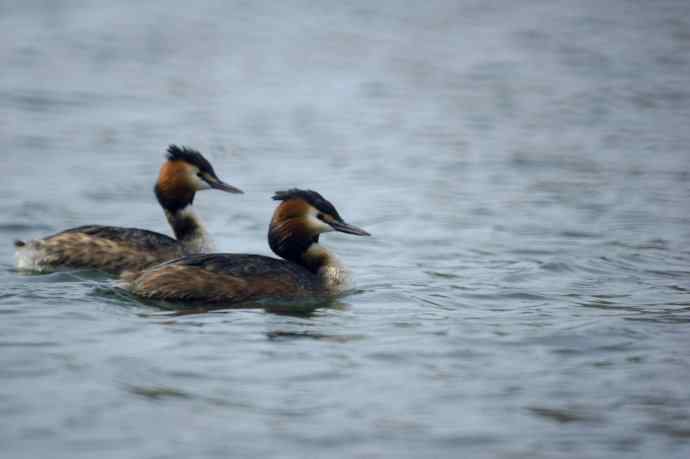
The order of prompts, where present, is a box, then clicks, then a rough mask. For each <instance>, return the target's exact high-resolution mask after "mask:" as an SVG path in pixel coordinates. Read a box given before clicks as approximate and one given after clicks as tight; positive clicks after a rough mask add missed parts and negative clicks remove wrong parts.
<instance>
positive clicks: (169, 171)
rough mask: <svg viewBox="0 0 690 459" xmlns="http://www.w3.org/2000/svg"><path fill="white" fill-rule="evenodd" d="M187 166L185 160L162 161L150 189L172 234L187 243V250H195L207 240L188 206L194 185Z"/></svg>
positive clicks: (203, 245) (199, 223)
mask: <svg viewBox="0 0 690 459" xmlns="http://www.w3.org/2000/svg"><path fill="white" fill-rule="evenodd" d="M191 169H192V166H190V165H189V164H188V163H186V162H185V161H179V160H173V161H166V162H165V164H163V166H162V167H161V171H160V175H159V176H158V183H156V187H155V188H154V191H155V193H156V197H157V198H158V202H159V203H160V205H161V207H163V209H164V210H165V216H166V217H167V219H168V223H170V226H171V227H172V229H173V231H174V232H175V238H176V239H177V240H178V241H180V242H182V243H186V244H188V245H190V247H189V250H190V251H191V252H197V251H199V250H201V249H202V248H203V247H205V246H207V245H208V244H209V242H208V241H207V240H206V231H205V230H204V228H203V225H202V224H201V222H200V221H199V220H198V218H197V217H196V214H195V213H194V212H192V210H191V207H190V206H191V205H192V203H193V202H194V195H195V191H194V185H193V184H192V183H191V181H190V179H189V176H190V174H192V173H193V171H192V170H191Z"/></svg>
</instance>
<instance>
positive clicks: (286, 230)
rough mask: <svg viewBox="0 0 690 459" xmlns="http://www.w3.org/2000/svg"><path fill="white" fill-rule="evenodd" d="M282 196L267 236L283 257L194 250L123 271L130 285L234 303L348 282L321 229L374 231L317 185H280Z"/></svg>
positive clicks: (330, 289) (146, 292)
mask: <svg viewBox="0 0 690 459" xmlns="http://www.w3.org/2000/svg"><path fill="white" fill-rule="evenodd" d="M273 199H274V200H277V201H281V203H280V204H279V205H278V207H277V208H276V210H275V212H274V214H273V218H272V219H271V223H270V225H269V229H268V242H269V245H270V247H271V249H272V250H273V252H274V253H275V254H276V255H279V256H280V257H282V258H283V259H278V258H272V257H266V256H262V255H248V254H206V255H191V256H187V257H183V258H180V259H177V260H172V261H169V262H167V263H163V264H161V265H158V266H155V267H153V268H150V269H147V270H145V271H142V272H129V273H124V274H123V276H122V280H123V283H122V284H121V285H122V286H123V287H124V288H125V289H127V290H129V291H130V292H132V293H134V294H135V295H138V296H140V297H143V298H148V299H154V300H167V301H186V302H203V303H206V304H233V303H239V302H247V301H259V300H262V299H274V298H275V299H290V298H299V297H307V296H316V295H325V296H328V295H333V294H337V293H339V292H342V291H343V290H344V289H345V288H347V285H348V282H347V281H348V276H347V271H346V270H345V268H344V267H343V265H342V264H341V263H340V262H339V261H338V259H337V258H336V257H335V256H334V255H333V254H332V253H331V252H330V251H328V250H327V249H326V248H325V247H323V246H322V245H321V244H319V235H320V234H322V233H326V232H329V231H339V232H342V233H348V234H353V235H356V236H369V233H367V232H366V231H364V230H363V229H360V228H357V227H356V226H353V225H350V224H348V223H345V221H343V219H342V218H341V217H340V215H339V214H338V211H337V210H336V209H335V207H334V206H333V204H331V203H330V202H328V201H327V200H326V199H324V198H323V196H321V195H320V194H319V193H317V192H316V191H311V190H300V189H296V188H295V189H291V190H287V191H278V192H276V193H275V195H274V196H273Z"/></svg>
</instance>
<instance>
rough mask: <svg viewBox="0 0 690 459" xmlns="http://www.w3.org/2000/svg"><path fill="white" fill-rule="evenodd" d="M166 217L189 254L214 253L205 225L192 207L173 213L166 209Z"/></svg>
mask: <svg viewBox="0 0 690 459" xmlns="http://www.w3.org/2000/svg"><path fill="white" fill-rule="evenodd" d="M165 217H166V218H167V219H168V223H170V226H171V227H172V229H173V232H174V233H175V238H176V239H177V240H178V241H179V242H180V243H181V244H182V245H183V247H184V249H185V251H186V252H188V253H208V252H212V251H213V248H214V247H213V243H212V242H211V240H210V238H209V236H208V233H207V232H206V228H205V227H204V224H203V223H202V222H201V219H200V218H199V216H198V215H197V214H196V212H195V211H194V208H193V207H192V205H191V204H190V205H188V206H187V207H184V208H182V209H178V210H174V211H171V210H169V209H165Z"/></svg>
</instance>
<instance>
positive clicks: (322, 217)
mask: <svg viewBox="0 0 690 459" xmlns="http://www.w3.org/2000/svg"><path fill="white" fill-rule="evenodd" d="M316 218H318V219H319V220H321V221H323V220H324V218H325V217H324V215H323V214H322V213H318V214H316Z"/></svg>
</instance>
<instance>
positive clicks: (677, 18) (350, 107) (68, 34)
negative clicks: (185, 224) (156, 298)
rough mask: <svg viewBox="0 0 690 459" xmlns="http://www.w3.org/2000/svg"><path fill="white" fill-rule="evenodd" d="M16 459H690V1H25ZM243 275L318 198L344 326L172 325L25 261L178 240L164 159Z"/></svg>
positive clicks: (3, 141)
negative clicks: (300, 199) (196, 155)
mask: <svg viewBox="0 0 690 459" xmlns="http://www.w3.org/2000/svg"><path fill="white" fill-rule="evenodd" d="M0 38H1V39H0V63H2V69H3V70H2V72H0V113H1V114H0V148H1V149H2V153H0V166H2V170H3V171H4V175H5V180H4V181H3V186H2V187H1V190H0V239H1V240H2V241H3V243H2V244H0V315H1V317H2V320H0V445H2V450H3V453H2V455H3V457H8V458H9V457H12V458H20V457H46V456H48V455H49V456H50V457H56V458H58V457H59V458H62V457H64V458H75V457H121V458H130V457H142V458H163V457H166V458H167V457H171V458H172V457H180V458H188V457H228V456H230V457H296V458H298V457H299V458H302V457H362V458H374V457H449V458H450V457H453V458H455V457H486V458H518V457H529V458H539V457H544V458H547V457H548V458H552V457H579V458H585V457H622V456H624V457H640V458H642V457H652V456H653V457H665V458H671V457H677V458H686V457H688V456H689V455H690V389H689V385H688V381H690V352H689V350H690V333H689V332H688V330H689V328H688V327H689V326H690V212H689V210H690V206H689V205H688V202H689V199H690V154H689V153H688V145H690V130H689V129H688V126H690V77H689V75H690V3H688V2H686V1H682V0H678V1H659V2H642V1H610V2H597V1H581V2H570V1H565V0H561V1H539V0H531V1H522V2H509V1H507V0H505V1H497V2H480V1H462V2H453V1H447V2H443V1H432V2H405V3H403V2H376V5H370V4H369V2H340V3H337V4H331V5H328V6H327V5H325V4H322V3H318V2H306V1H305V2H287V3H285V2H283V3H279V2H275V3H274V2H265V3H257V2H233V3H230V2H203V3H197V2H191V3H190V2H181V1H177V2H159V3H153V2H147V3H146V4H141V2H133V1H132V2H129V3H127V2H100V4H99V3H96V2H79V1H72V2H59V3H58V2H48V1H45V2H38V1H35V2H1V3H0ZM173 142H174V143H180V144H186V145H190V146H193V147H196V148H199V149H201V150H202V151H204V152H205V153H207V154H208V156H209V157H210V158H211V159H212V162H213V163H214V165H215V167H216V170H217V171H218V173H219V175H221V177H223V178H225V179H226V180H227V181H229V182H230V183H232V184H234V185H237V186H239V187H241V188H243V189H244V190H245V191H246V194H245V195H243V196H230V195H223V194H221V193H212V192H206V193H204V194H200V195H199V196H198V198H197V202H198V205H199V207H200V212H201V213H202V214H203V216H204V217H205V219H206V221H207V223H208V226H209V230H210V232H211V233H212V234H213V236H214V237H215V239H216V242H217V245H218V246H219V248H220V249H222V250H223V251H236V252H237V251H241V252H250V253H261V254H269V250H268V247H267V244H266V241H265V233H266V226H267V223H268V219H269V217H270V214H271V212H272V208H273V205H274V203H273V202H271V201H270V199H269V197H270V193H271V192H272V191H274V190H276V189H281V188H286V187H290V186H301V187H311V188H314V189H316V190H319V191H320V192H321V193H323V194H324V195H325V196H326V197H327V198H329V199H330V200H331V201H333V202H334V203H335V204H336V206H337V207H338V209H339V211H340V212H341V214H342V215H343V216H344V217H345V218H346V219H348V220H350V221H351V222H352V223H354V224H357V225H360V226H362V227H364V228H366V229H367V230H369V231H371V232H372V233H373V234H374V237H372V238H368V239H364V238H353V237H348V236H346V235H337V234H336V235H331V234H329V235H327V236H325V237H324V238H323V240H324V243H325V244H326V245H328V246H329V247H330V248H332V249H333V250H334V251H335V252H337V253H338V254H339V255H340V257H341V259H342V260H343V261H344V262H345V263H346V264H347V265H348V266H349V267H350V268H351V269H352V271H353V278H354V281H355V283H356V285H357V290H356V291H355V292H354V293H353V294H351V295H348V296H346V297H343V298H340V299H339V300H338V301H336V302H334V303H333V304H329V305H322V307H320V308H318V309H316V310H312V309H310V308H308V307H305V308H295V309H288V310H284V309H280V310H273V309H269V310H262V309H241V310H220V311H211V312H203V311H186V313H185V314H181V313H180V314H178V313H175V312H174V311H168V310H163V309H157V308H155V307H152V306H150V305H144V304H140V303H138V302H137V301H135V300H133V299H131V298H127V297H124V296H122V295H121V294H119V293H118V292H116V291H114V290H113V289H112V287H111V285H112V284H111V279H110V278H108V277H104V276H100V275H97V274H94V273H84V272H75V273H56V274H51V275H44V276H31V275H21V274H18V273H16V272H15V271H14V269H13V266H14V265H13V263H14V262H13V247H12V244H11V241H12V240H13V239H15V238H31V237H40V236H43V235H47V234H50V233H51V232H55V231H58V230H60V229H64V228H67V227H71V226H77V225H80V224H87V223H110V224H120V225H126V226H137V227H142V228H150V229H153V230H158V231H166V232H167V231H168V230H167V228H166V226H165V223H164V219H163V216H162V213H161V211H160V210H159V209H158V207H157V205H156V203H155V200H154V197H153V194H152V192H151V188H152V184H153V181H154V180H155V175H156V173H157V168H158V166H159V164H160V161H161V158H162V154H163V151H164V149H165V147H166V146H167V145H168V144H169V143H173Z"/></svg>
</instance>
